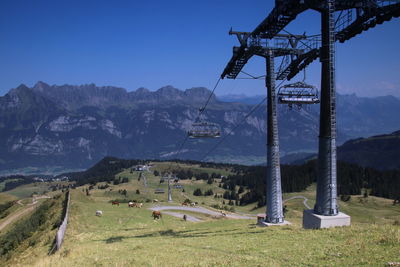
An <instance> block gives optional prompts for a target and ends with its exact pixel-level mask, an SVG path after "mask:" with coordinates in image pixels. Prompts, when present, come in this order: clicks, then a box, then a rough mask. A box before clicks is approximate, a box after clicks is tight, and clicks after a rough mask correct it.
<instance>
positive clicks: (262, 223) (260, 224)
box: [257, 221, 291, 227]
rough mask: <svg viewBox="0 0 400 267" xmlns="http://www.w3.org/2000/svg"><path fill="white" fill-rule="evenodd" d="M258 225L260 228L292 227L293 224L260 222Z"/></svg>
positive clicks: (286, 222)
mask: <svg viewBox="0 0 400 267" xmlns="http://www.w3.org/2000/svg"><path fill="white" fill-rule="evenodd" d="M257 225H258V226H261V227H267V226H284V225H291V223H290V222H288V221H283V223H268V222H266V221H258V222H257Z"/></svg>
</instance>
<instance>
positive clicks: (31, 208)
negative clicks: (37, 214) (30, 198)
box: [0, 205, 36, 231]
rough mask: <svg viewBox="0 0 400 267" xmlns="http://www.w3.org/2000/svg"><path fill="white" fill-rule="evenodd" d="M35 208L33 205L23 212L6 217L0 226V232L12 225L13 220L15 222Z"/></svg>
mask: <svg viewBox="0 0 400 267" xmlns="http://www.w3.org/2000/svg"><path fill="white" fill-rule="evenodd" d="M35 207H36V206H35V205H31V206H30V207H28V208H26V209H24V210H21V211H19V212H16V213H15V214H13V215H11V216H10V217H8V218H7V219H6V220H5V221H4V222H2V223H1V224H0V231H2V230H3V229H4V228H5V227H6V226H7V225H9V224H10V223H12V222H14V221H15V220H17V219H18V218H20V217H22V216H23V215H24V214H26V213H28V212H30V211H32V210H33V209H34V208H35Z"/></svg>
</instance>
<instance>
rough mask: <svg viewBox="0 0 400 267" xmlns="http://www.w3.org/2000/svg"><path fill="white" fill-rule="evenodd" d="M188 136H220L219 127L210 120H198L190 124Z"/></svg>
mask: <svg viewBox="0 0 400 267" xmlns="http://www.w3.org/2000/svg"><path fill="white" fill-rule="evenodd" d="M188 136H189V137H190V138H216V137H221V127H220V126H219V125H218V124H216V123H212V122H206V121H198V122H195V123H193V124H192V128H191V129H190V130H189V132H188Z"/></svg>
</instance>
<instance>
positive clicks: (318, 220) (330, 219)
mask: <svg viewBox="0 0 400 267" xmlns="http://www.w3.org/2000/svg"><path fill="white" fill-rule="evenodd" d="M338 226H350V216H349V215H347V214H344V213H343V212H339V214H338V215H335V216H324V215H318V214H315V213H314V210H304V211H303V228H304V229H320V228H330V227H338Z"/></svg>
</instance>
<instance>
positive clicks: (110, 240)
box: [104, 236, 125, 244]
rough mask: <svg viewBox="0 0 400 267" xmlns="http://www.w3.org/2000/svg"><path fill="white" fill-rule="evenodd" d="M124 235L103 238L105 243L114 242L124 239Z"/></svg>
mask: <svg viewBox="0 0 400 267" xmlns="http://www.w3.org/2000/svg"><path fill="white" fill-rule="evenodd" d="M124 238H125V237H124V236H112V237H110V238H107V239H106V240H104V241H105V242H106V244H112V243H115V242H121V241H122V239H124Z"/></svg>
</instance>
